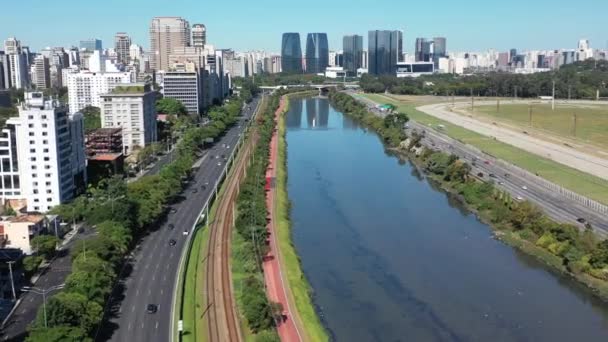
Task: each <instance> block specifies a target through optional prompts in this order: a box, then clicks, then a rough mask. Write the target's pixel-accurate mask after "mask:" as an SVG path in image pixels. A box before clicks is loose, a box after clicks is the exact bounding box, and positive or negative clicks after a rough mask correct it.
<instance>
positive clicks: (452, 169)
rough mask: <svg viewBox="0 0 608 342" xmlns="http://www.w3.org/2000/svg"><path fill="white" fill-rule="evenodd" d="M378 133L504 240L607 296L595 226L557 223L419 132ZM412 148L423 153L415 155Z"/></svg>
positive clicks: (352, 103) (342, 104)
mask: <svg viewBox="0 0 608 342" xmlns="http://www.w3.org/2000/svg"><path fill="white" fill-rule="evenodd" d="M330 100H331V101H332V104H333V105H334V107H336V109H338V110H340V111H342V112H344V113H345V114H346V115H351V116H353V117H354V118H356V119H360V118H367V117H369V116H370V115H373V114H371V113H367V110H366V108H365V106H364V105H362V104H360V103H358V102H357V101H356V100H355V99H354V98H352V97H351V96H349V95H347V94H343V93H331V94H330ZM377 120H381V119H379V118H378V119H376V120H375V121H376V122H377ZM362 121H363V122H364V123H366V122H369V121H371V119H369V118H367V120H362ZM376 125H377V124H376ZM371 127H374V126H371ZM378 133H379V134H380V136H381V138H382V139H383V140H384V141H385V143H387V146H389V147H392V148H393V149H395V150H398V151H400V152H401V153H404V154H407V156H408V157H410V160H411V161H412V162H413V163H415V164H416V165H417V166H418V167H420V168H421V169H423V170H424V171H425V172H426V173H427V175H428V176H429V177H430V178H431V179H433V180H435V181H437V182H439V183H440V184H441V185H442V187H443V188H444V189H446V190H447V191H450V192H452V193H455V194H457V195H458V196H459V198H460V199H461V201H462V202H463V203H465V204H466V205H467V206H468V207H469V209H471V210H472V211H474V212H475V213H477V215H478V217H479V218H480V219H482V220H483V221H485V222H486V223H488V224H490V225H491V226H492V227H493V228H495V229H496V231H497V236H499V237H500V238H501V239H502V240H503V241H505V242H506V243H509V244H510V245H513V246H515V247H518V248H519V249H521V250H522V251H524V252H527V253H529V254H532V255H534V256H535V257H537V258H539V259H540V260H542V261H543V262H545V263H546V264H548V265H550V266H553V267H555V268H556V269H557V270H559V271H561V272H563V273H565V274H568V275H571V276H572V277H574V278H576V279H577V280H579V281H580V282H582V283H584V284H586V285H587V286H588V287H589V288H591V289H592V290H593V291H594V292H595V293H596V294H598V295H599V296H600V297H601V298H602V299H604V300H608V240H604V241H600V239H599V238H598V237H597V236H596V235H595V234H594V233H593V231H592V230H591V229H590V227H588V228H587V229H585V230H583V231H581V230H579V229H578V228H577V227H576V226H574V225H571V224H564V223H557V222H555V221H553V220H551V219H549V218H548V217H547V216H545V215H544V214H543V213H542V211H541V210H540V209H539V208H538V207H536V206H535V205H533V204H532V203H530V202H527V201H518V200H515V199H513V198H512V197H511V196H510V195H509V193H507V192H504V191H502V190H499V189H497V188H496V187H495V186H494V184H493V182H481V181H479V180H478V179H477V178H474V177H472V176H471V175H470V171H471V167H470V165H468V164H467V163H466V162H464V161H461V160H460V159H459V158H458V157H457V156H454V155H448V154H446V153H443V152H438V151H434V150H432V149H428V148H424V147H423V146H421V145H420V138H421V136H419V135H417V134H412V135H411V136H410V137H408V138H409V139H408V141H407V142H408V144H395V143H394V142H391V141H390V140H387V139H386V135H385V134H386V133H385V132H384V131H382V130H380V131H378ZM405 145H407V146H405ZM404 147H405V148H404ZM410 148H414V149H416V150H417V151H418V153H417V154H413V153H411V152H410Z"/></svg>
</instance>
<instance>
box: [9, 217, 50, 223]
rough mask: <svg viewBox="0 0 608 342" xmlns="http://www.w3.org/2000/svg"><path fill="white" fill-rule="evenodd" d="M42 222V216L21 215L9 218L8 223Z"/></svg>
mask: <svg viewBox="0 0 608 342" xmlns="http://www.w3.org/2000/svg"><path fill="white" fill-rule="evenodd" d="M43 220H44V216H43V215H21V216H15V217H11V218H10V219H9V221H10V222H29V223H40V222H42V221H43Z"/></svg>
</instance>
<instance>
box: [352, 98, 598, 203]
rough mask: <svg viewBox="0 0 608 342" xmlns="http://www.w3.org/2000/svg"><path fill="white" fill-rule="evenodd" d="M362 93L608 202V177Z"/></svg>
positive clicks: (533, 170) (543, 175)
mask: <svg viewBox="0 0 608 342" xmlns="http://www.w3.org/2000/svg"><path fill="white" fill-rule="evenodd" d="M363 96H365V97H367V98H369V99H370V100H372V101H375V102H378V103H391V104H393V105H395V106H396V107H397V110H399V111H400V112H402V113H407V114H408V116H409V117H410V118H412V119H413V120H415V121H417V122H419V123H421V124H425V125H432V126H433V127H437V125H439V124H442V125H444V126H445V128H444V132H445V133H446V134H447V135H449V136H450V137H452V138H454V139H457V140H459V141H461V142H463V143H466V144H469V145H472V146H475V147H477V148H478V149H480V150H482V151H484V152H486V153H488V154H490V155H492V156H494V157H496V158H499V159H502V160H505V161H507V162H510V163H512V164H515V165H517V166H519V167H521V168H523V169H526V170H528V171H530V172H534V173H538V174H539V175H540V176H542V177H543V178H545V179H547V180H549V181H551V182H554V183H556V184H559V185H561V186H563V187H564V188H567V189H570V190H572V191H575V192H577V193H579V194H581V195H583V196H586V197H589V198H592V199H594V200H596V201H598V202H601V203H604V204H608V181H606V180H603V179H601V178H598V177H595V176H592V175H589V174H587V173H584V172H581V171H578V170H576V169H573V168H571V167H568V166H566V165H562V164H559V163H556V162H554V161H551V160H549V159H546V158H542V157H539V156H537V155H535V154H532V153H529V152H526V151H524V150H522V149H519V148H516V147H513V146H511V145H508V144H505V143H502V142H499V141H496V140H493V139H491V138H489V137H486V136H484V135H481V134H478V133H475V132H473V131H470V130H468V129H465V128H463V127H460V126H456V125H453V124H451V123H449V122H446V121H443V120H440V119H437V118H435V117H433V116H430V115H428V114H425V113H423V112H420V111H418V110H416V108H415V107H416V105H415V104H413V103H406V104H404V103H402V102H400V101H398V100H395V99H393V98H390V97H387V96H383V95H374V94H364V95H363Z"/></svg>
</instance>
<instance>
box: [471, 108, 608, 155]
mask: <svg viewBox="0 0 608 342" xmlns="http://www.w3.org/2000/svg"><path fill="white" fill-rule="evenodd" d="M529 109H530V110H531V113H532V115H531V118H532V120H531V121H530V115H529V114H530V113H529ZM478 115H483V116H485V117H488V118H491V119H492V120H497V121H503V122H506V123H510V124H514V125H517V126H521V127H530V123H532V125H531V127H533V128H538V129H542V130H544V131H547V132H550V133H553V134H555V135H558V136H562V137H567V138H572V139H580V140H582V141H585V142H589V143H592V144H595V145H597V146H600V147H603V148H606V149H608V106H586V105H576V106H575V105H565V104H559V105H558V106H556V108H555V111H552V110H551V105H550V104H540V103H536V104H532V105H531V106H530V107H528V105H526V104H506V105H501V106H500V111H497V108H496V106H495V105H492V106H479V107H475V113H474V116H478ZM575 115H576V131H575V125H574V116H575Z"/></svg>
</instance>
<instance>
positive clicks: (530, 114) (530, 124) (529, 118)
mask: <svg viewBox="0 0 608 342" xmlns="http://www.w3.org/2000/svg"><path fill="white" fill-rule="evenodd" d="M528 126H530V127H532V103H528Z"/></svg>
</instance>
